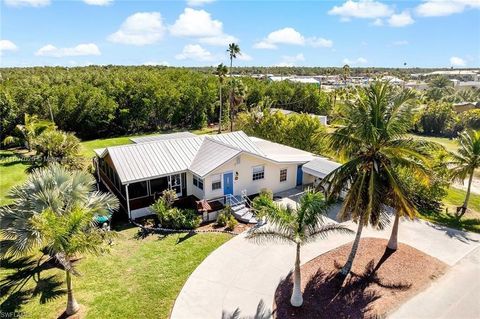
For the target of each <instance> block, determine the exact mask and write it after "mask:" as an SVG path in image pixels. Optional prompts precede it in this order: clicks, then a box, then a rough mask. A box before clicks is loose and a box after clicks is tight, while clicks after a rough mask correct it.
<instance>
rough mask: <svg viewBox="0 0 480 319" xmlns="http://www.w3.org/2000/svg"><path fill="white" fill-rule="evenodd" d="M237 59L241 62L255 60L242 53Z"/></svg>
mask: <svg viewBox="0 0 480 319" xmlns="http://www.w3.org/2000/svg"><path fill="white" fill-rule="evenodd" d="M237 59H239V60H240V61H252V60H253V58H252V57H251V56H250V55H248V54H247V53H245V52H242V53H241V54H240V55H237Z"/></svg>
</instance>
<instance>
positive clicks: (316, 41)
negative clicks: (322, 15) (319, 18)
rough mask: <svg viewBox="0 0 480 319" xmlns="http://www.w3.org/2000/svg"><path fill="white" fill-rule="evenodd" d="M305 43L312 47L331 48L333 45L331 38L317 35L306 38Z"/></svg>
mask: <svg viewBox="0 0 480 319" xmlns="http://www.w3.org/2000/svg"><path fill="white" fill-rule="evenodd" d="M307 43H308V44H309V45H310V46H312V47H314V48H331V47H332V46H333V41H332V40H328V39H324V38H317V37H312V38H308V39H307Z"/></svg>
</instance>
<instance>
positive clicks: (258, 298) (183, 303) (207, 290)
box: [171, 221, 480, 319]
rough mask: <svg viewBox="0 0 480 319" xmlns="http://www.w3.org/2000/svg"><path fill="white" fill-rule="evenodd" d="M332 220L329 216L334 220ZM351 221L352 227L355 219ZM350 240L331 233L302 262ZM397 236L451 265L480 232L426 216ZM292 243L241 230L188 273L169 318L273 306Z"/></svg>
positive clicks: (250, 313) (208, 318)
mask: <svg viewBox="0 0 480 319" xmlns="http://www.w3.org/2000/svg"><path fill="white" fill-rule="evenodd" d="M332 222H333V221H332ZM346 224H347V225H350V228H351V229H355V225H354V224H351V223H350V224H349V223H346ZM389 234H390V229H385V230H383V231H375V230H372V229H369V228H366V229H364V231H363V237H379V238H388V237H389ZM351 240H353V235H338V234H336V235H332V236H330V237H329V238H328V239H326V240H319V241H318V242H316V243H312V244H309V245H307V246H305V247H303V248H302V256H301V258H302V263H305V262H308V261H309V260H311V259H312V258H314V257H316V256H318V255H320V254H322V253H324V252H327V251H329V250H331V249H333V248H335V247H338V246H340V245H343V244H345V243H347V242H349V241H351ZM399 240H400V241H401V242H403V243H406V244H408V245H410V246H413V247H415V248H417V249H419V250H422V251H424V252H426V253H428V254H429V255H431V256H434V257H436V258H438V259H440V260H442V261H443V262H445V263H446V264H448V265H450V266H452V265H455V264H456V263H457V262H458V261H459V260H460V259H462V258H463V257H464V256H465V255H467V254H468V253H469V252H471V251H472V250H473V249H475V248H476V247H478V246H479V240H480V235H478V234H470V233H464V232H460V231H455V230H451V229H448V228H443V227H440V226H437V225H433V224H431V223H428V222H425V221H415V222H410V221H404V222H402V223H401V225H400V233H399ZM294 253H295V251H294V247H293V246H289V245H272V244H269V245H264V246H259V245H256V244H253V243H251V242H250V241H248V240H246V239H245V234H241V235H238V236H236V237H235V238H232V239H231V240H230V241H228V242H227V243H225V244H224V245H222V246H221V247H219V248H218V249H217V250H215V251H214V252H213V253H211V254H210V255H209V256H208V257H207V258H206V259H205V260H204V261H203V262H202V263H201V264H200V265H199V266H198V267H197V269H195V271H194V272H193V273H192V274H191V275H190V277H189V278H188V280H187V282H186V283H185V285H184V287H183V288H182V290H181V292H180V294H179V295H178V297H177V300H176V302H175V305H174V307H173V310H172V314H171V318H172V319H191V318H196V319H202V318H205V319H216V318H222V313H226V314H231V313H233V312H234V311H235V310H236V309H238V310H239V311H240V314H241V317H242V318H243V317H252V318H257V317H258V316H257V317H255V314H256V313H257V308H258V306H259V304H262V303H263V304H264V305H265V310H266V311H267V312H268V311H270V310H271V307H272V304H273V298H274V293H275V290H276V288H277V285H278V283H279V282H280V281H281V280H282V279H283V278H284V277H285V276H286V275H287V274H288V273H289V272H290V270H291V269H292V266H293V263H294Z"/></svg>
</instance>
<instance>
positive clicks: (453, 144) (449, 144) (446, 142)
mask: <svg viewBox="0 0 480 319" xmlns="http://www.w3.org/2000/svg"><path fill="white" fill-rule="evenodd" d="M409 136H411V137H413V138H418V139H424V140H426V141H430V142H435V143H438V144H440V145H442V146H443V147H445V149H446V150H447V151H449V152H455V151H457V149H458V144H457V141H456V140H454V139H449V138H446V137H432V136H423V135H416V134H409Z"/></svg>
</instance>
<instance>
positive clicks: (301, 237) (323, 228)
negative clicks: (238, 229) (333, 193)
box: [247, 190, 351, 307]
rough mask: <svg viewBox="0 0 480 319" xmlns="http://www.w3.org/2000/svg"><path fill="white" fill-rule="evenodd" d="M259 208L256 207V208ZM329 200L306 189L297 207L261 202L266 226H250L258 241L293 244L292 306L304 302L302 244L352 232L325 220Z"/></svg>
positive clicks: (255, 239)
mask: <svg viewBox="0 0 480 319" xmlns="http://www.w3.org/2000/svg"><path fill="white" fill-rule="evenodd" d="M257 209H258V208H257ZM327 209H328V204H327V203H326V202H325V200H324V197H323V195H322V194H321V193H319V192H314V191H312V190H307V191H306V192H305V194H304V195H303V196H302V197H301V198H300V202H299V204H298V205H297V207H296V209H292V208H291V207H290V206H287V207H284V206H280V205H277V204H273V203H272V204H269V203H264V204H263V207H262V208H260V210H262V213H263V214H264V215H265V217H266V220H267V222H268V224H267V226H264V227H259V228H252V230H251V231H250V232H249V234H248V235H247V238H248V239H251V240H253V241H255V242H257V243H264V242H277V243H290V244H294V245H295V247H296V257H295V268H294V272H293V291H292V297H291V298H290V303H291V304H292V306H294V307H300V306H301V305H302V304H303V296H302V290H301V282H302V279H301V273H300V249H301V247H302V246H303V245H305V244H307V243H310V242H313V241H315V240H316V239H318V238H325V237H326V236H327V235H329V234H330V233H334V232H344V233H349V232H351V230H350V229H348V228H346V227H345V226H342V225H339V224H333V223H332V224H325V219H324V217H323V216H324V215H325V214H326V212H327Z"/></svg>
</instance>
